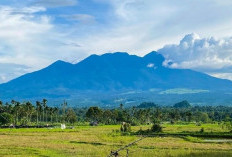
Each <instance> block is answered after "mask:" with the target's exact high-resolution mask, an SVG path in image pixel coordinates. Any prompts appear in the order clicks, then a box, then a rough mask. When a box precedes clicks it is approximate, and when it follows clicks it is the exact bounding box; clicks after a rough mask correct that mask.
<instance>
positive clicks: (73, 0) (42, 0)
mask: <svg viewBox="0 0 232 157" xmlns="http://www.w3.org/2000/svg"><path fill="white" fill-rule="evenodd" d="M77 3H78V2H77V0H34V2H33V3H32V5H37V6H43V7H46V8H54V7H65V6H74V5H76V4H77Z"/></svg>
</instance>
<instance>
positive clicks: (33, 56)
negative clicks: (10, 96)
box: [0, 6, 85, 83]
mask: <svg viewBox="0 0 232 157" xmlns="http://www.w3.org/2000/svg"><path fill="white" fill-rule="evenodd" d="M45 10H46V9H45V8H43V7H31V8H30V7H25V8H14V7H8V6H1V7H0V21H1V22H0V64H1V66H2V67H4V68H5V69H7V68H8V70H9V71H11V72H10V73H9V72H8V70H4V68H3V69H2V68H0V72H1V75H0V77H1V78H2V79H0V83H1V82H5V81H8V80H10V79H12V78H15V77H17V76H20V75H22V74H25V73H26V72H31V71H34V70H38V69H41V68H44V67H45V66H47V65H49V64H51V63H52V62H54V61H56V60H58V59H64V60H69V59H70V60H71V59H73V58H77V56H81V55H77V54H76V53H77V49H78V48H79V47H78V46H77V44H75V46H74V43H76V41H75V42H73V41H72V39H69V38H68V37H67V36H68V35H67V34H66V32H60V31H58V29H57V27H56V26H55V25H54V24H52V18H51V17H49V16H46V15H43V14H41V15H37V14H36V13H38V12H42V11H45ZM64 43H65V44H64ZM70 44H71V45H70ZM82 54H85V53H82ZM74 56H75V57H74ZM13 64H14V65H24V66H25V67H26V68H23V67H22V68H16V66H14V67H12V66H10V67H11V68H10V69H9V67H8V66H9V65H13ZM28 67H29V68H28Z"/></svg>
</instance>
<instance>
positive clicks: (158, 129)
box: [151, 123, 162, 133]
mask: <svg viewBox="0 0 232 157" xmlns="http://www.w3.org/2000/svg"><path fill="white" fill-rule="evenodd" d="M151 131H152V132H156V133H158V132H162V127H161V126H160V124H158V123H156V124H154V125H153V126H152V128H151Z"/></svg>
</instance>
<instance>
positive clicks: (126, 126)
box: [120, 122, 131, 132]
mask: <svg viewBox="0 0 232 157" xmlns="http://www.w3.org/2000/svg"><path fill="white" fill-rule="evenodd" d="M120 130H121V132H131V125H130V124H129V123H126V122H123V123H122V125H121V128H120Z"/></svg>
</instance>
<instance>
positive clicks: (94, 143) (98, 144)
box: [70, 141, 106, 146]
mask: <svg viewBox="0 0 232 157" xmlns="http://www.w3.org/2000/svg"><path fill="white" fill-rule="evenodd" d="M70 143H74V144H91V145H94V146H102V145H106V144H103V143H99V142H84V141H70Z"/></svg>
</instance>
